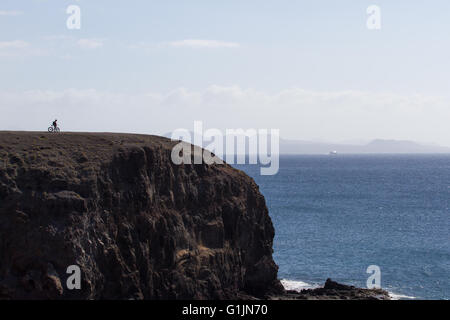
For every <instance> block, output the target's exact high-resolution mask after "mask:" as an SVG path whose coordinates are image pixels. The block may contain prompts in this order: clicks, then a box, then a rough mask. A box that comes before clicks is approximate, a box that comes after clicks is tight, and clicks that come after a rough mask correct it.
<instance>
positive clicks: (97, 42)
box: [77, 39, 103, 49]
mask: <svg viewBox="0 0 450 320" xmlns="http://www.w3.org/2000/svg"><path fill="white" fill-rule="evenodd" d="M77 45H78V46H79V47H80V48H82V49H97V48H101V47H103V40H101V39H80V40H78V41H77Z"/></svg>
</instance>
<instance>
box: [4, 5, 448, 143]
mask: <svg viewBox="0 0 450 320" xmlns="http://www.w3.org/2000/svg"><path fill="white" fill-rule="evenodd" d="M71 4H76V5H79V6H80V8H81V14H82V17H81V21H82V26H81V30H68V29H67V28H66V19H67V17H68V15H67V14H66V13H65V10H66V8H67V6H68V5H71ZM372 4H376V5H378V6H380V8H381V13H382V16H381V17H382V20H381V21H382V29H381V30H379V31H373V30H372V31H371V30H368V29H367V27H366V20H367V17H368V16H367V14H366V9H367V7H368V6H369V5H372ZM449 13H450V2H449V1H444V0H432V1H406V0H397V1H392V0H389V1H388V0H379V1H362V0H353V1H350V0H341V1H334V0H329V1H325V0H323V1H320V0H315V1H312V0H311V1H293V0H290V1H287V0H277V1H275V0H270V1H265V0H247V1H243V0H222V1H220V0H215V1H211V0H202V1H200V0H198V1H196V0H191V1H137V0H131V1H130V0H129V1H122V0H121V1H118V0H79V1H77V0H71V1H65V0H64V1H63V0H21V1H18V0H2V1H1V2H0V92H3V101H1V100H0V108H2V112H5V110H8V109H5V108H10V106H11V105H16V107H15V108H16V109H17V108H20V109H21V110H22V111H23V110H27V108H37V107H42V105H39V103H43V102H42V101H49V102H48V104H49V105H51V103H54V102H55V101H54V98H52V97H54V95H56V96H58V94H59V95H60V96H58V99H62V100H58V103H61V101H66V102H67V104H68V105H69V104H72V103H73V104H75V103H76V102H75V101H79V100H76V99H81V98H80V96H82V97H83V99H85V98H86V96H89V95H93V97H91V98H90V99H91V100H92V99H93V100H95V101H94V102H92V101H91V100H89V101H91V102H90V103H92V107H91V108H94V109H95V108H99V109H101V108H104V107H106V106H105V105H104V104H105V103H106V101H109V100H108V99H113V98H112V97H111V96H107V95H111V94H121V95H124V96H125V97H122V98H123V101H124V103H125V104H126V103H131V101H137V102H136V104H142V107H139V108H140V110H144V109H145V108H146V107H145V106H148V108H150V109H151V108H156V109H157V107H155V106H153V105H149V104H151V103H155V104H158V105H159V106H161V103H162V102H161V101H163V100H164V101H166V100H169V101H172V100H173V97H172V95H171V93H173V92H175V95H176V97H175V98H174V99H175V101H176V102H177V103H175V104H177V106H176V107H173V108H182V109H186V108H193V107H192V105H195V106H196V107H197V109H195V110H197V111H199V113H198V114H196V113H195V111H194V109H192V112H191V113H187V114H186V118H187V120H186V122H185V123H182V122H179V124H180V125H184V126H189V123H190V121H191V120H192V119H195V118H197V119H199V120H202V119H201V118H202V117H205V119H204V121H206V122H208V121H209V122H210V123H211V125H215V126H218V127H224V126H227V127H235V126H236V125H237V124H236V125H234V123H235V121H234V120H233V118H232V117H230V118H229V119H228V120H226V121H225V120H223V121H222V122H220V121H217V119H215V118H214V116H213V115H214V114H216V115H217V113H216V112H212V111H211V118H208V112H207V111H205V112H202V107H201V106H202V105H203V106H205V101H215V100H207V99H206V98H205V96H206V97H209V96H210V95H211V87H213V88H214V86H219V87H220V88H225V89H224V90H222V91H224V92H225V93H223V92H222V91H221V92H220V93H219V94H218V93H217V90H216V91H214V90H212V91H213V93H214V95H219V96H220V97H222V98H223V95H227V94H231V96H232V97H233V98H232V99H238V101H236V104H234V105H233V106H234V107H236V106H241V105H242V106H243V105H245V106H247V105H248V104H249V103H250V104H251V103H255V104H256V103H263V104H264V103H267V104H268V106H267V108H268V109H270V107H272V108H273V109H276V108H278V106H279V105H280V104H281V105H283V103H284V102H283V101H284V100H283V101H282V102H280V100H277V99H284V98H283V97H284V96H283V97H282V98H280V95H281V96H282V94H281V93H282V92H284V91H286V90H293V89H295V90H297V91H298V92H297V91H296V92H294V93H292V92H290V95H289V97H288V99H290V100H289V102H286V106H285V108H284V109H283V108H280V113H281V115H280V114H277V116H276V117H275V116H274V115H273V114H270V113H267V112H266V113H264V114H262V115H260V118H261V119H262V120H261V121H260V122H258V121H255V120H254V119H250V118H251V115H252V114H254V112H255V109H257V108H258V106H257V105H254V106H253V107H254V109H252V110H249V111H248V112H247V113H245V111H243V112H244V113H243V114H236V117H239V118H240V119H244V118H245V115H247V116H249V119H248V121H242V122H239V121H237V122H238V124H239V125H242V126H265V127H267V126H271V127H274V126H278V127H280V129H282V135H283V129H285V134H284V135H285V136H287V137H290V138H298V139H322V140H323V139H324V140H332V139H334V140H352V139H359V138H361V139H371V138H383V137H385V138H403V139H406V138H410V139H413V140H422V141H433V142H439V143H441V144H447V145H450V138H445V139H444V138H442V134H445V135H446V136H447V137H450V132H448V131H446V130H448V129H446V128H445V125H444V123H443V122H442V123H441V122H440V121H442V117H444V118H445V117H447V118H448V117H450V112H449V111H448V110H449V108H450V107H449V105H448V98H449V92H450V90H449V89H450V88H449V86H450V81H448V75H449V74H450V64H449V63H448V59H449V58H448V57H449V56H450V44H449V42H450V41H449V35H450V20H449V18H448V17H449ZM191 40H195V41H197V42H192V41H191ZM183 41H185V42H183ZM190 41H191V42H190ZM180 88H185V89H180ZM208 88H209V89H208ZM70 90H72V91H70ZM180 90H181V91H180ZM183 90H186V92H184V91H183ZM208 90H209V91H208ZM233 90H234V91H233ZM249 90H250V91H251V92H253V91H254V93H250V94H249V92H248V91H249ZM93 91H95V93H94V94H92V92H93ZM219 91H220V90H219ZM24 92H28V94H29V98H28V100H27V101H22V100H21V101H18V100H17V99H18V98H17V97H14V96H13V95H14V94H16V95H19V96H22V99H23V93H24ZM30 92H33V94H31V93H30ZM68 92H69V93H68ZM180 92H181V98H180ZM230 92H231V93H230ZM299 92H300V93H299ZM305 92H306V93H305ZM349 92H352V94H351V97H352V98H348V94H349ZM148 94H151V95H160V96H159V98H158V99H160V100H158V101H157V102H154V101H153V100H152V101H148V100H145V99H144V100H143V98H142V97H141V95H148ZM299 94H300V95H301V98H300V99H299V100H296V99H297V98H296V97H298V95H299ZM330 94H331V96H332V97H331V98H330ZM333 94H334V96H333ZM42 95H44V96H45V98H42ZM49 95H50V96H51V97H50V98H49ZM52 95H53V96H52ZM196 95H199V96H200V98H199V97H197V96H196ZM249 95H251V97H249ZM255 95H256V96H258V97H260V98H255V97H254V96H255ZM336 95H337V97H336ZM417 95H419V96H420V99H416V98H417ZM74 96H75V97H74ZM105 96H107V97H105ZM261 96H264V97H265V98H264V99H263V98H261ZM342 96H343V97H342ZM361 96H364V97H365V98H361ZM27 97H28V96H27ZM186 97H187V98H186ZM196 97H197V98H196ZM355 97H356V98H355ZM367 97H369V98H367ZM216 98H217V97H215V98H214V99H216ZM8 99H10V100H8ZM40 99H41V100H40ZM42 99H43V100H42ZM45 99H47V100H45ZM52 99H53V100H52ZM86 99H87V98H86ZM102 99H104V100H102ZM171 99H172V100H171ZM180 99H181V100H180ZM186 99H187V100H189V99H194V100H192V101H191V100H189V101H188V102H186ZM195 99H197V100H195ZM198 99H200V100H202V101H203V102H201V103H199V102H198ZM224 99H225V102H224V101H221V102H220V103H219V104H221V103H230V101H229V100H227V99H228V98H227V97H225V98H224ZM239 99H241V100H239ZM258 99H259V100H258ZM336 99H337V100H336ZM346 99H347V100H346ZM355 99H356V100H355ZM361 99H362V100H361ZM364 99H366V100H364ZM396 99H397V100H396ZM68 100H70V101H68ZM116 100H117V99H115V100H114V101H116ZM400 100H401V104H403V105H402V108H401V109H398V110H397V109H395V110H393V108H394V107H396V106H397V105H398V102H399V101H400ZM83 101H85V100H83ZM233 101H235V100H233ZM249 101H250V102H249ZM261 101H263V102H261ZM274 101H276V103H275V102H274ZM336 101H337V103H336ZM417 101H419V102H417ZM430 101H431V102H430ZM6 102H8V103H9V106H7V105H6ZM164 103H167V102H164ZM164 103H162V105H164ZM202 103H203V104H202ZM271 103H272V105H271ZM356 103H357V104H358V106H356ZM408 103H411V104H416V105H415V106H413V107H412V108H413V109H414V110H413V112H411V113H409V112H408ZM419 103H421V104H420V105H418V104H419ZM26 104H27V106H28V107H27V106H26ZM299 104H301V106H300V107H296V106H299ZM353 104H355V105H353ZM365 104H367V105H370V106H369V107H368V113H367V114H366V113H365V112H364V109H361V108H364V105H365ZM375 104H376V106H375ZM380 104H382V105H380ZM393 104H395V106H394V105H393ZM430 104H433V105H432V106H431V110H425V109H427V108H428V107H429V106H430ZM391 105H392V108H391ZM209 106H210V105H209V104H208V105H207V107H209ZM334 106H340V107H339V108H340V111H341V113H339V114H337V115H336V114H335V115H333V117H329V116H328V115H329V114H330V112H329V109H333V107H334ZM124 107H125V106H124ZM212 107H214V106H212ZM376 107H379V108H380V110H375V109H374V108H376ZM55 108H57V106H54V107H51V108H50V109H51V110H46V111H48V112H51V113H52V114H55V116H56V115H58V114H63V115H67V116H70V115H71V114H70V112H69V111H66V113H64V112H58V111H57V110H55ZM115 108H120V105H116V106H115ZM321 108H323V110H322V109H321ZM354 108H356V109H354ZM358 108H359V109H358ZM156 109H154V110H153V112H149V113H146V112H145V111H142V114H135V116H137V117H146V116H150V115H151V116H152V117H154V114H155V112H158V115H159V116H161V112H163V111H164V110H165V109H164V108H162V109H161V110H159V109H157V110H156ZM300 109H301V112H300V111H299V110H300ZM321 110H322V111H323V117H322V116H321V112H322V111H321ZM133 112H136V111H133ZM171 112H172V114H171V115H176V114H177V112H176V109H173V110H171ZM290 112H292V113H290ZM333 112H337V111H336V110H334V111H333ZM383 112H384V113H383ZM88 114H89V113H88ZM168 115H169V114H167V116H168ZM425 115H426V117H425ZM93 116H94V114H90V117H93ZM122 116H124V115H122ZM163 116H164V115H163ZM191 116H192V117H191ZM283 116H285V118H283ZM293 116H295V117H297V118H304V121H305V122H304V123H302V122H300V123H299V122H295V121H292V117H293ZM336 116H337V117H338V119H337V120H340V121H342V122H345V123H346V125H348V124H351V123H354V122H356V123H361V125H360V126H359V125H356V126H355V127H354V128H353V130H347V129H346V130H342V128H339V126H336V127H333V122H332V121H336ZM339 117H341V118H342V119H341V118H339ZM367 117H373V123H374V125H373V127H371V126H368V125H367V124H368V122H364V121H367V119H366V118H367ZM191 118H192V119H191ZM271 119H274V120H273V122H271ZM284 119H285V120H286V121H284ZM386 119H387V123H384V122H385V121H384V120H386ZM402 119H403V120H407V122H408V123H405V124H402ZM31 120H33V119H31ZM31 120H30V123H31ZM421 121H422V122H421ZM424 121H425V122H424ZM111 122H112V123H113V122H114V119H111ZM347 122H348V124H347ZM380 122H383V123H384V124H380ZM66 123H67V120H66ZM96 123H97V124H98V123H99V122H98V121H97V122H96ZM177 123H178V122H177ZM0 124H1V125H3V126H7V127H8V125H7V124H6V121H5V124H4V123H3V122H2V123H0ZM318 124H323V128H322V126H320V128H318ZM30 125H31V124H27V126H28V127H29V126H30ZM172 125H173V124H172V123H171V121H170V120H168V121H166V122H164V121H163V119H162V118H159V119H158V124H157V125H155V130H156V131H158V132H164V131H165V130H169V129H171V126H172ZM299 125H302V127H303V128H304V129H303V130H302V129H298V128H297V127H298V126H299ZM418 125H423V126H425V129H421V130H423V132H422V131H421V130H419V131H418V130H414V127H417V126H418ZM71 126H72V127H70V128H71V129H73V130H76V129H77V125H76V123H71ZM78 127H79V128H80V129H83V130H89V129H90V130H93V129H94V128H92V127H91V126H89V125H86V126H82V125H79V126H78ZM8 128H10V127H8ZM14 128H15V127H14ZM102 129H104V130H106V129H108V127H107V126H106V125H105V127H104V128H103V127H102ZM123 129H126V128H122V127H120V126H114V125H113V126H111V131H112V130H123ZM428 129H430V130H428ZM136 130H137V131H139V132H141V131H142V132H147V131H152V130H150V129H149V130H146V129H145V124H142V127H139V129H136ZM314 130H315V131H314ZM347 131H348V132H347Z"/></svg>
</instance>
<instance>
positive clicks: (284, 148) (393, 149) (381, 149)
mask: <svg viewBox="0 0 450 320" xmlns="http://www.w3.org/2000/svg"><path fill="white" fill-rule="evenodd" d="M330 150H332V151H330ZM280 153H281V154H331V153H333V154H345V153H346V154H371V153H372V154H377V153H384V154H389V153H390V154H394V153H399V154H427V153H429V154H432V153H450V148H448V147H442V146H438V145H423V144H420V143H417V142H413V141H406V140H382V139H377V140H373V141H371V142H369V143H367V144H364V145H357V144H337V143H325V142H323V143H321V142H311V141H301V140H285V139H281V140H280Z"/></svg>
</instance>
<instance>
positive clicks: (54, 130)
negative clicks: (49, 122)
mask: <svg viewBox="0 0 450 320" xmlns="http://www.w3.org/2000/svg"><path fill="white" fill-rule="evenodd" d="M48 132H53V133H58V132H60V130H59V127H56V128H55V127H53V126H51V127H48Z"/></svg>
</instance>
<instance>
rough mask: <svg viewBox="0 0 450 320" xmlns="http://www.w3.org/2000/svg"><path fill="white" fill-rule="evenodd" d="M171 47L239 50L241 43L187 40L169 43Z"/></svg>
mask: <svg viewBox="0 0 450 320" xmlns="http://www.w3.org/2000/svg"><path fill="white" fill-rule="evenodd" d="M168 45H169V46H171V47H175V48H183V47H188V48H237V47H239V46H240V45H239V43H236V42H226V41H218V40H202V39H186V40H180V41H172V42H169V43H168Z"/></svg>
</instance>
